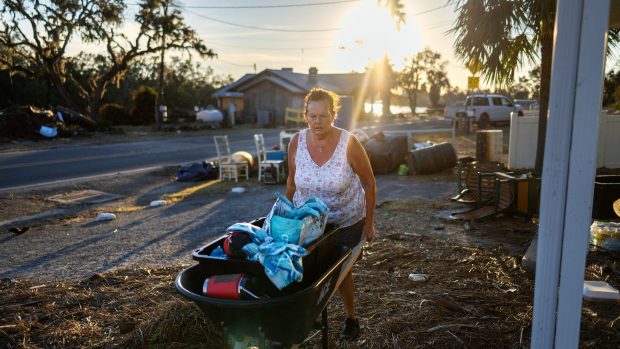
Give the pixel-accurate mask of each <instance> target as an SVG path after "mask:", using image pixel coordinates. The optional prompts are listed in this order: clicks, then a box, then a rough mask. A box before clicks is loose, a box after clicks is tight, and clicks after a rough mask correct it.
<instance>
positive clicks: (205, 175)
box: [176, 161, 219, 182]
mask: <svg viewBox="0 0 620 349" xmlns="http://www.w3.org/2000/svg"><path fill="white" fill-rule="evenodd" d="M218 177H219V168H218V167H217V166H215V165H214V164H213V162H207V161H202V162H195V163H192V164H188V165H185V166H183V167H181V169H180V170H179V171H178V172H177V177H176V178H177V182H194V181H201V180H203V179H217V178H218Z"/></svg>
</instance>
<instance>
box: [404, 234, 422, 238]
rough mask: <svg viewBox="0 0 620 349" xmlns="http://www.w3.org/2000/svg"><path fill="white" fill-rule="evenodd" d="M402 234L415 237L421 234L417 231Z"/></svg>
mask: <svg viewBox="0 0 620 349" xmlns="http://www.w3.org/2000/svg"><path fill="white" fill-rule="evenodd" d="M403 235H405V236H408V237H416V238H417V237H420V236H422V235H420V234H418V233H404V234H403Z"/></svg>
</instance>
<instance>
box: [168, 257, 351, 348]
mask: <svg viewBox="0 0 620 349" xmlns="http://www.w3.org/2000/svg"><path fill="white" fill-rule="evenodd" d="M350 255H351V249H350V248H348V247H346V246H340V245H332V246H330V247H329V248H327V247H326V248H322V249H321V257H322V258H321V259H318V258H317V259H316V262H315V263H309V265H304V278H303V280H302V281H301V282H300V283H296V282H295V283H293V284H292V285H291V286H289V287H286V288H284V289H283V290H282V295H279V296H277V297H273V298H266V299H258V300H228V299H219V298H212V297H205V296H203V295H201V289H202V284H203V281H204V280H205V278H207V277H209V276H211V275H216V274H227V273H230V272H231V271H229V270H227V269H226V268H224V269H214V268H209V266H208V265H205V264H197V265H194V266H192V267H189V268H187V269H185V270H183V271H182V272H181V273H179V275H178V276H177V278H176V282H175V284H176V288H177V290H178V291H179V293H181V294H182V295H183V296H184V297H185V298H187V299H189V300H192V301H194V302H195V303H196V304H197V305H198V307H199V308H200V309H201V310H202V311H203V312H204V314H205V315H206V316H207V317H208V318H209V319H210V320H211V322H212V323H214V324H215V325H219V326H221V327H222V329H223V330H224V331H225V333H226V334H227V336H232V337H233V338H236V339H238V340H242V339H243V338H245V337H253V338H265V339H267V340H270V341H277V342H280V343H282V344H284V345H293V344H297V343H301V342H303V341H304V339H306V337H307V335H308V333H309V332H310V330H311V329H312V327H313V325H314V323H315V320H316V319H317V318H318V316H319V314H320V313H321V311H323V309H324V308H325V307H326V306H327V302H328V301H329V299H330V298H331V296H332V295H333V293H334V291H335V288H336V283H337V282H338V278H339V276H340V271H341V269H342V265H343V263H344V262H345V260H347V258H349V256H350ZM233 269H234V271H233V272H242V271H240V270H238V269H236V268H235V267H233ZM263 277H265V278H266V276H264V274H263Z"/></svg>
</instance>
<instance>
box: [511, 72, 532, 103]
mask: <svg viewBox="0 0 620 349" xmlns="http://www.w3.org/2000/svg"><path fill="white" fill-rule="evenodd" d="M528 83H529V80H528V78H527V77H525V76H522V77H520V78H519V81H518V82H516V83H513V84H510V86H508V89H507V90H506V92H507V94H508V95H509V96H511V97H512V98H514V99H529V98H530V91H529V86H528Z"/></svg>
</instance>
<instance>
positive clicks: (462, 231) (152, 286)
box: [0, 199, 620, 348]
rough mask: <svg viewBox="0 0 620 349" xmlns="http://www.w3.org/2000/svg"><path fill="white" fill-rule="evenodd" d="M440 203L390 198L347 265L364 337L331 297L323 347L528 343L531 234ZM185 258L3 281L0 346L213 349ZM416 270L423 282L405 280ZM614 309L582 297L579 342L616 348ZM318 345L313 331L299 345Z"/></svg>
mask: <svg viewBox="0 0 620 349" xmlns="http://www.w3.org/2000/svg"><path fill="white" fill-rule="evenodd" d="M455 206H457V205H455V204H454V203H451V202H448V201H445V200H444V201H440V202H437V201H430V200H426V199H417V200H408V201H400V200H399V201H388V202H385V203H384V204H383V205H381V206H380V207H379V208H378V209H377V228H378V230H379V232H380V235H379V236H378V238H377V239H376V240H375V241H373V242H372V243H369V244H368V245H367V248H366V250H365V253H364V256H363V258H362V259H361V260H360V261H359V262H358V264H357V265H356V267H355V268H354V277H355V280H356V282H357V285H358V287H357V289H356V299H357V308H358V313H359V318H360V322H361V326H362V331H363V335H362V336H361V337H360V339H359V340H357V341H355V342H352V343H348V342H338V341H337V340H336V338H337V335H338V332H339V330H340V326H341V324H342V322H343V320H344V319H343V313H342V304H341V303H340V300H339V297H338V296H334V298H333V300H332V302H331V303H330V305H329V307H328V309H329V326H330V345H331V346H332V347H342V348H357V347H360V348H453V347H454V348H463V347H464V348H527V347H529V340H530V332H531V327H530V323H531V317H532V298H533V287H534V284H533V280H532V279H531V276H529V275H528V274H527V273H526V272H525V271H524V270H523V269H522V268H521V266H520V260H521V258H522V256H523V253H524V252H525V249H526V248H527V246H528V243H529V240H530V239H531V237H532V236H533V234H534V233H535V230H536V225H535V224H533V223H531V222H530V221H528V220H525V219H522V218H514V217H499V218H496V219H492V220H489V221H486V222H480V223H475V224H473V225H471V224H465V223H463V222H455V221H452V220H447V219H444V218H441V215H438V212H442V211H445V210H453V209H455V208H456V207H455ZM617 258H618V255H617V254H616V255H614V254H611V253H609V252H603V251H593V252H591V253H590V254H589V257H588V268H587V270H586V278H587V279H591V280H606V281H607V282H609V283H611V284H616V285H618V283H619V282H620V268H619V266H618V264H617ZM187 266H188V265H187V264H185V265H167V266H160V267H156V268H149V269H144V268H127V269H119V270H115V271H113V272H110V273H106V274H93V275H92V276H90V277H88V278H85V279H83V280H79V281H62V280H57V281H49V282H44V283H41V282H35V281H23V280H15V279H10V278H5V279H2V280H1V281H0V293H1V294H2V296H1V298H2V305H1V306H0V347H3V348H15V347H17V348H44V347H67V348H108V347H126V348H144V347H161V348H211V347H218V346H220V345H222V334H221V332H220V331H219V330H218V329H217V328H216V327H215V326H214V325H213V324H211V323H210V322H209V321H208V320H207V318H206V317H205V316H203V314H202V313H201V311H200V310H199V309H198V308H197V307H196V306H195V305H194V304H193V303H191V302H189V301H187V300H185V299H183V298H182V297H181V296H179V295H178V294H177V292H176V291H175V288H174V278H175V277H176V275H177V273H178V272H179V271H181V270H182V269H183V268H184V267H187ZM411 273H424V274H426V275H427V276H428V277H429V280H428V281H426V282H423V283H416V282H412V281H410V280H409V279H408V275H409V274H411ZM619 313H620V311H619V310H618V307H617V306H609V305H607V304H600V303H589V302H584V306H583V311H582V325H581V344H580V347H582V348H617V347H618V346H619V345H620V328H619V327H620V323H619V321H620V319H619V317H618V316H619V315H620V314H619ZM302 347H304V348H316V347H320V335H317V336H315V337H314V338H312V339H311V340H310V341H309V342H308V343H305V344H303V345H302Z"/></svg>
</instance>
